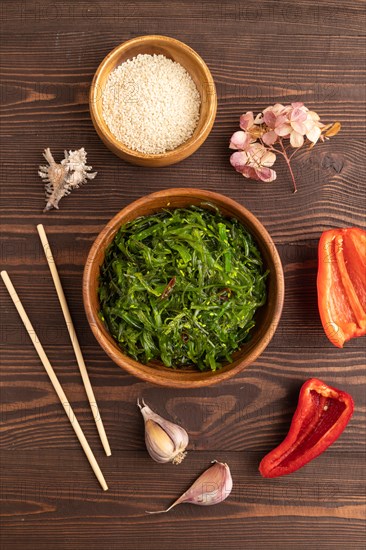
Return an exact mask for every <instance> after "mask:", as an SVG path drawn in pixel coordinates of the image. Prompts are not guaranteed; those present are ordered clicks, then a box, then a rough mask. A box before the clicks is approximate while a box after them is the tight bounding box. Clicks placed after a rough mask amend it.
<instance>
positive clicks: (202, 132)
mask: <svg viewBox="0 0 366 550" xmlns="http://www.w3.org/2000/svg"><path fill="white" fill-rule="evenodd" d="M138 54H150V55H152V54H162V55H165V57H168V58H170V59H173V60H174V61H177V62H178V63H180V64H181V65H182V66H183V67H184V68H185V69H186V70H187V72H188V73H189V74H190V75H191V77H192V79H193V80H194V82H195V84H196V86H197V89H198V91H199V93H200V95H201V110H200V118H199V121H198V124H197V127H196V129H195V131H194V133H193V135H192V137H191V138H189V139H188V140H187V141H186V142H185V143H183V144H182V145H180V146H179V147H177V148H176V149H173V150H172V151H168V152H166V153H162V154H157V155H149V154H144V153H139V152H138V151H133V150H132V149H129V148H128V147H126V146H125V145H124V144H123V143H121V142H120V141H118V140H117V139H116V138H115V137H114V135H113V134H112V133H111V131H110V130H109V128H108V126H107V124H106V122H105V120H104V118H103V112H102V96H103V90H104V88H105V84H106V81H107V78H108V76H109V74H110V73H111V72H112V71H113V69H115V67H117V66H118V65H120V64H121V63H123V62H124V61H126V60H127V59H132V58H133V57H135V56H136V55H138ZM89 106H90V114H91V118H92V121H93V124H94V127H95V129H96V131H97V132H98V134H99V137H100V138H101V139H102V141H103V142H104V143H105V145H106V146H107V147H108V148H109V149H110V150H111V151H113V153H115V154H116V155H118V156H119V157H121V158H122V159H124V160H126V161H127V162H130V163H131V164H138V165H140V166H156V167H160V166H168V165H169V164H175V163H177V162H180V161H181V160H183V159H185V158H187V157H189V156H190V155H192V153H194V152H195V151H197V149H198V148H199V147H200V146H201V145H202V143H203V142H204V141H205V139H206V138H207V136H208V134H209V133H210V131H211V128H212V126H213V123H214V120H215V117H216V110H217V96H216V88H215V83H214V81H213V78H212V75H211V73H210V70H209V68H208V67H207V65H206V63H205V62H204V61H203V59H202V58H201V57H200V56H199V55H198V54H197V53H196V52H195V51H194V50H192V48H190V47H189V46H187V45H186V44H183V42H180V41H179V40H175V39H174V38H169V37H167V36H159V35H150V36H140V37H138V38H132V40H128V41H127V42H124V43H123V44H121V45H120V46H117V48H115V49H114V50H112V51H111V52H110V53H109V54H108V55H107V57H105V58H104V60H103V61H102V63H101V64H100V65H99V67H98V69H97V72H96V73H95V76H94V79H93V82H92V85H91V88H90V94H89Z"/></svg>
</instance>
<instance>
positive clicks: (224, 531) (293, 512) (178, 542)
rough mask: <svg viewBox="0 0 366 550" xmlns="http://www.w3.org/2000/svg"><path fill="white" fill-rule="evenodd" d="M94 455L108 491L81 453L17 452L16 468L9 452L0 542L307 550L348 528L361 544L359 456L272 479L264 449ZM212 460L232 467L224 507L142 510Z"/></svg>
mask: <svg viewBox="0 0 366 550" xmlns="http://www.w3.org/2000/svg"><path fill="white" fill-rule="evenodd" d="M98 458H99V459H100V460H101V461H102V467H103V471H104V473H105V475H106V479H107V480H108V483H109V485H110V490H109V491H108V492H107V493H104V494H103V493H102V492H101V491H100V490H99V488H98V484H97V482H95V480H94V479H93V477H92V475H90V472H89V470H88V468H87V467H86V465H85V461H84V460H83V457H82V456H81V454H80V453H79V452H78V451H77V450H75V451H70V450H67V451H64V450H53V451H52V450H36V451H25V452H22V453H21V454H19V453H17V454H16V465H15V466H14V451H10V450H9V451H5V452H4V453H3V468H4V470H5V472H6V475H5V476H4V478H3V490H4V492H6V499H5V502H4V519H3V532H2V539H3V543H4V545H8V544H11V543H12V541H13V540H14V537H15V538H16V541H17V544H18V545H21V546H22V548H24V549H27V550H28V549H32V550H33V548H34V547H37V548H41V549H44V550H46V548H50V547H51V546H52V548H57V549H58V548H60V549H61V548H62V549H63V548H65V547H66V546H69V545H71V547H72V548H83V549H84V548H86V546H88V547H90V548H95V549H99V548H102V547H104V548H108V549H117V548H118V549H120V548H121V544H123V548H124V549H126V550H132V549H134V548H149V550H165V549H167V550H168V549H169V548H171V547H172V546H174V548H177V549H178V550H183V549H185V548H187V544H189V541H190V540H191V541H194V545H195V546H194V547H195V548H198V547H199V548H202V549H203V550H205V549H207V550H208V549H211V548H217V547H218V546H217V544H218V541H220V543H219V544H221V543H222V544H225V547H226V548H229V549H237V548H238V544H240V543H241V541H243V544H244V541H245V545H246V546H248V545H249V547H250V548H251V549H252V548H253V549H261V550H262V549H263V548H268V549H269V548H285V549H289V550H290V549H291V550H292V549H293V548H294V541H296V547H299V548H302V549H304V550H305V549H307V548H331V547H335V548H338V547H340V546H338V544H339V541H340V540H345V539H344V537H345V534H346V533H347V534H348V536H351V537H352V546H353V547H354V548H356V549H361V548H362V543H363V541H364V523H363V520H364V517H365V508H364V504H365V495H364V492H363V491H362V488H361V486H360V481H364V479H365V469H364V468H363V465H362V454H357V453H354V452H352V453H345V452H337V451H335V450H334V451H333V450H330V451H327V452H326V453H325V454H324V455H323V456H322V457H320V458H318V459H317V460H316V461H314V462H312V463H311V464H309V465H307V466H306V467H305V468H303V469H302V470H300V471H298V472H297V473H296V474H295V475H292V476H288V477H284V478H278V479H276V480H265V479H262V478H261V476H260V475H259V473H258V471H257V467H258V462H259V460H260V458H261V453H256V452H250V451H243V452H241V453H230V452H227V451H226V452H220V453H217V452H214V451H210V452H196V453H193V452H192V453H190V454H189V456H188V457H187V458H186V460H185V461H184V462H183V463H182V464H181V465H179V467H175V466H173V465H165V466H164V465H158V464H156V463H154V462H153V461H152V460H151V459H150V457H149V456H148V455H147V454H146V452H144V451H141V452H127V451H117V452H114V454H113V455H112V457H110V458H106V457H104V460H103V457H101V456H99V457H98ZM213 458H217V459H218V460H222V461H226V462H227V463H228V464H229V466H230V468H231V472H232V476H233V480H234V488H233V491H232V494H231V495H230V497H229V498H228V500H227V501H226V502H225V503H222V504H221V505H218V506H214V507H209V506H207V507H194V506H193V505H187V504H185V505H181V506H180V507H179V508H178V507H177V508H176V509H175V510H172V511H171V512H170V513H169V514H162V515H157V516H149V515H147V514H146V513H145V510H151V511H153V510H158V509H162V508H164V507H166V506H167V505H168V504H170V503H171V502H172V501H173V500H174V499H175V498H177V496H178V495H179V494H180V493H182V492H184V491H185V490H186V489H187V487H188V486H189V484H190V483H192V481H193V480H194V479H195V478H196V477H197V476H198V475H199V474H200V473H201V472H202V471H203V470H204V469H206V468H207V467H208V466H209V464H210V461H211V460H212V459H213ZM131 463H133V471H132V470H131ZM319 469H321V471H322V475H321V476H319ZM65 471H66V472H67V478H65V475H64V472H65ZM289 516H290V517H291V520H289ZM91 532H92V533H93V536H92V537H91V536H90V534H91ZM122 533H123V542H122V540H121V534H122ZM5 547H7V546H5Z"/></svg>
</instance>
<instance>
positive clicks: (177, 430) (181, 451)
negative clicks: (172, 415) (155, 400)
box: [137, 399, 189, 464]
mask: <svg viewBox="0 0 366 550" xmlns="http://www.w3.org/2000/svg"><path fill="white" fill-rule="evenodd" d="M137 405H138V406H139V407H140V410H141V414H142V416H143V417H144V421H145V443H146V448H147V450H148V453H149V455H150V456H151V458H152V459H153V460H155V461H156V462H160V463H165V462H173V464H180V463H181V462H182V460H183V459H184V457H185V456H186V454H187V453H186V452H185V449H186V447H187V445H188V441H189V439H188V434H187V432H186V431H185V429H184V428H182V427H181V426H178V425H177V424H173V422H169V420H165V418H162V417H161V416H159V415H158V414H156V413H154V412H153V411H152V410H151V409H150V407H148V405H146V403H145V402H144V400H143V399H142V404H140V400H137Z"/></svg>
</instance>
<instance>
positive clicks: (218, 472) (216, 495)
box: [146, 460, 233, 514]
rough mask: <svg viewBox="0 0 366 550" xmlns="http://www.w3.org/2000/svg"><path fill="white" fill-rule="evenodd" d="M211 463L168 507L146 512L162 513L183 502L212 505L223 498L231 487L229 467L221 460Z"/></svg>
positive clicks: (227, 494)
mask: <svg viewBox="0 0 366 550" xmlns="http://www.w3.org/2000/svg"><path fill="white" fill-rule="evenodd" d="M213 462H214V463H213V465H212V466H211V467H210V468H208V469H207V470H206V471H205V472H203V474H201V475H200V476H199V477H198V478H197V479H196V481H195V482H194V483H193V485H191V487H190V488H189V489H188V490H187V491H186V492H185V493H183V495H181V496H180V497H179V498H178V499H177V500H176V501H175V502H173V504H172V505H171V506H169V508H167V509H166V510H158V511H157V512H146V513H147V514H163V513H166V512H169V510H171V509H172V508H174V507H175V506H177V505H178V504H183V503H185V502H187V503H191V504H197V505H198V506H212V505H213V504H219V503H220V502H222V501H223V500H225V499H226V498H227V497H228V496H229V495H230V493H231V490H232V488H233V479H232V477H231V472H230V468H229V466H228V465H227V464H225V463H223V462H217V461H216V460H214V461H213Z"/></svg>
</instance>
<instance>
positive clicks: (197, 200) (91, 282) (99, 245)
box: [83, 188, 284, 388]
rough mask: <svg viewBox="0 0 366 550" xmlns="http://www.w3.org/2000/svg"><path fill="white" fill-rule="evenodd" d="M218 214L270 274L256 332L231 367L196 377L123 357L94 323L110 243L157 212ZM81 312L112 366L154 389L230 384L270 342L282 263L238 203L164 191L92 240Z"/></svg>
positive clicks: (281, 282) (278, 301) (214, 196)
mask: <svg viewBox="0 0 366 550" xmlns="http://www.w3.org/2000/svg"><path fill="white" fill-rule="evenodd" d="M207 203H210V204H213V205H215V206H217V207H218V208H219V210H220V211H221V213H222V214H223V215H225V216H228V217H233V218H237V219H238V220H239V221H240V222H241V223H242V224H243V225H244V226H245V227H246V228H247V229H248V230H249V231H250V233H251V234H252V235H253V237H254V238H255V240H256V242H257V245H258V247H259V249H260V251H261V254H262V257H263V261H264V264H265V266H266V268H268V269H269V271H270V274H269V277H268V281H267V289H268V298H267V302H266V304H265V305H264V306H263V307H261V308H259V310H258V311H257V313H256V326H255V327H254V328H253V330H252V338H251V340H250V342H248V343H246V344H244V345H243V346H242V347H241V348H240V349H239V350H238V351H237V352H235V354H234V356H233V362H232V363H230V364H228V365H225V366H223V367H222V368H221V369H220V370H218V371H216V372H211V371H210V372H200V371H198V370H195V369H194V367H189V368H185V369H182V370H181V369H179V370H178V369H172V368H168V367H165V366H164V365H163V364H162V363H159V362H157V361H154V362H151V363H149V364H147V365H143V364H141V363H138V362H137V361H135V360H134V359H132V358H131V357H128V356H127V355H125V354H124V353H123V352H122V350H121V349H120V347H119V346H118V344H117V343H116V342H115V340H114V339H113V338H112V336H111V335H110V333H109V332H108V330H107V328H106V327H105V326H104V324H103V323H102V322H101V320H100V319H99V317H98V311H99V300H98V293H97V291H98V277H99V270H100V266H101V265H102V264H103V261H104V256H105V250H106V248H107V246H108V245H109V244H110V243H111V241H112V240H113V238H114V236H115V234H116V232H117V231H118V229H119V228H120V226H121V225H123V224H125V223H127V222H129V221H130V220H133V219H135V218H137V217H139V216H146V215H149V214H152V213H154V212H157V211H159V210H161V209H162V208H167V207H168V208H180V207H186V206H189V205H201V206H202V207H203V208H210V207H209V204H207ZM83 298H84V307H85V311H86V314H87V318H88V321H89V324H90V327H91V329H92V331H93V333H94V336H95V337H96V339H97V340H98V342H99V344H100V345H101V346H102V348H103V349H104V351H106V352H107V354H108V355H109V356H110V357H111V359H113V361H114V362H115V363H117V365H119V366H120V367H122V368H123V369H124V370H126V371H127V372H129V373H130V374H133V375H134V376H137V377H138V378H141V379H142V380H146V381H147V382H152V383H154V384H160V385H162V386H170V387H176V388H197V387H200V386H209V385H211V384H216V383H217V382H222V381H223V380H226V379H228V378H231V377H232V376H234V375H235V374H237V373H238V372H240V371H242V370H243V369H244V368H245V367H247V366H248V365H250V363H252V362H253V361H254V360H255V359H256V358H257V357H258V356H259V355H260V354H261V353H262V351H263V350H264V349H265V348H266V346H267V345H268V343H269V342H270V340H271V338H272V336H273V334H274V332H275V330H276V327H277V325H278V322H279V320H280V316H281V312H282V305H283V298H284V279H283V271H282V265H281V260H280V258H279V255H278V252H277V250H276V247H275V245H274V243H273V241H272V239H271V237H270V236H269V234H268V233H267V231H266V230H265V228H264V227H263V225H262V224H261V223H260V222H259V221H258V220H257V218H256V217H255V216H253V214H251V213H250V212H249V211H248V210H246V209H245V208H244V207H243V206H241V205H240V204H238V203H237V202H235V201H233V200H232V199H229V198H228V197H225V196H224V195H219V194H218V193H212V192H210V191H203V190H201V189H179V188H176V189H167V190H165V191H159V192H157V193H152V194H151V195H147V196H145V197H142V198H141V199H138V200H137V201H135V202H133V203H131V204H129V205H128V206H126V207H125V208H124V209H123V210H121V211H120V212H118V214H117V215H116V216H114V218H112V220H111V221H110V222H109V223H108V224H107V225H106V227H105V228H104V229H103V230H102V232H101V233H100V234H99V235H98V237H97V238H96V240H95V242H94V244H93V245H92V247H91V250H90V252H89V255H88V258H87V261H86V265H85V269H84V278H83Z"/></svg>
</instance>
